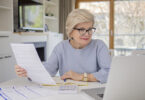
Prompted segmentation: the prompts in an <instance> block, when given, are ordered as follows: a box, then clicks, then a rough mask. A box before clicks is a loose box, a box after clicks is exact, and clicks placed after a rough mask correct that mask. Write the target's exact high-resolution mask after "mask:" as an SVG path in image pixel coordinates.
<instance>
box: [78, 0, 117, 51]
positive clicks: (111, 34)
mask: <svg viewBox="0 0 145 100" xmlns="http://www.w3.org/2000/svg"><path fill="white" fill-rule="evenodd" d="M94 1H96V2H102V1H109V3H110V8H109V10H110V14H109V49H114V0H76V3H75V8H79V4H80V3H81V2H94Z"/></svg>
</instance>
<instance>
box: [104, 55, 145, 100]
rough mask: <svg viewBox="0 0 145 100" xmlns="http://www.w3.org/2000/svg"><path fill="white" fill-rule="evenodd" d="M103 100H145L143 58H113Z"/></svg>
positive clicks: (144, 59)
mask: <svg viewBox="0 0 145 100" xmlns="http://www.w3.org/2000/svg"><path fill="white" fill-rule="evenodd" d="M103 100H145V56H121V57H114V58H113V60H112V64H111V71H110V74H109V78H108V83H107V86H106V90H105V94H104V98H103Z"/></svg>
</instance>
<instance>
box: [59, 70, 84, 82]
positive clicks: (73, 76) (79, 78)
mask: <svg viewBox="0 0 145 100" xmlns="http://www.w3.org/2000/svg"><path fill="white" fill-rule="evenodd" d="M61 79H62V80H64V79H72V80H75V81H82V79H83V74H78V73H76V72H73V71H68V72H66V73H65V74H64V75H62V76H61Z"/></svg>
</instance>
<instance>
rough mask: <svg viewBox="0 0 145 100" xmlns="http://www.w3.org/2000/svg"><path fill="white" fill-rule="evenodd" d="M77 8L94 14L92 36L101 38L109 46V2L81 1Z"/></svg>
mask: <svg viewBox="0 0 145 100" xmlns="http://www.w3.org/2000/svg"><path fill="white" fill-rule="evenodd" d="M79 8H83V9H88V10H89V11H90V12H92V13H93V14H94V16H95V25H94V26H95V28H96V32H95V34H94V35H93V38H94V39H101V40H103V41H104V42H105V43H106V45H107V46H108V47H109V2H108V1H106V2H81V3H80V6H79Z"/></svg>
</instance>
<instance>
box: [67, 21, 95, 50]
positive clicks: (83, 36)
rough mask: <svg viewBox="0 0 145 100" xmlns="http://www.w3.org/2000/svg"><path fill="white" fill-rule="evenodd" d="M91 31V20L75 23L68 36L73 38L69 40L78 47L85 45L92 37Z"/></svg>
mask: <svg viewBox="0 0 145 100" xmlns="http://www.w3.org/2000/svg"><path fill="white" fill-rule="evenodd" d="M92 32H93V23H92V22H84V23H79V24H77V25H76V26H75V27H74V29H73V31H72V33H71V34H70V37H71V38H73V39H72V40H71V42H74V43H76V45H79V46H80V47H82V48H83V47H85V46H87V45H88V44H89V43H90V41H91V39H92Z"/></svg>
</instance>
